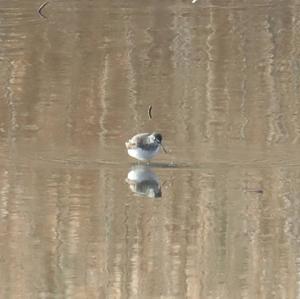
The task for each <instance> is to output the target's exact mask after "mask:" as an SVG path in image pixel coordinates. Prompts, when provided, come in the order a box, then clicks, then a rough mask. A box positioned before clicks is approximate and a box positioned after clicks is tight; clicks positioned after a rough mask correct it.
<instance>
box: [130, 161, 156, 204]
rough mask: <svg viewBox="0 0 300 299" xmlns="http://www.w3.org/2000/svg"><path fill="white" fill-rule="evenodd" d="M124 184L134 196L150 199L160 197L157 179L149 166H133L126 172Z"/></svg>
mask: <svg viewBox="0 0 300 299" xmlns="http://www.w3.org/2000/svg"><path fill="white" fill-rule="evenodd" d="M126 182H127V183H128V184H129V187H130V190H131V191H132V192H133V193H134V194H135V195H138V196H145V197H150V198H159V197H161V186H160V182H159V178H158V176H157V175H156V174H155V173H154V172H153V171H152V170H151V168H150V167H149V166H146V165H136V166H133V167H132V168H131V170H130V171H129V172H128V175H127V179H126Z"/></svg>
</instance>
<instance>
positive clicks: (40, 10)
mask: <svg viewBox="0 0 300 299" xmlns="http://www.w3.org/2000/svg"><path fill="white" fill-rule="evenodd" d="M48 3H49V2H48V1H46V2H44V3H43V4H42V5H41V6H40V7H39V9H38V14H39V15H40V16H41V17H42V18H44V19H47V17H46V16H45V15H44V14H43V12H42V10H43V9H44V8H45V7H46V5H47V4H48Z"/></svg>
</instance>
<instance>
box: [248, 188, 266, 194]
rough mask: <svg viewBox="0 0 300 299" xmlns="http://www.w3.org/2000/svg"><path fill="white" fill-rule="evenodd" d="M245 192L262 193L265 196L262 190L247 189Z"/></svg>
mask: <svg viewBox="0 0 300 299" xmlns="http://www.w3.org/2000/svg"><path fill="white" fill-rule="evenodd" d="M245 192H252V193H260V194H263V193H264V190H262V189H246V190H245Z"/></svg>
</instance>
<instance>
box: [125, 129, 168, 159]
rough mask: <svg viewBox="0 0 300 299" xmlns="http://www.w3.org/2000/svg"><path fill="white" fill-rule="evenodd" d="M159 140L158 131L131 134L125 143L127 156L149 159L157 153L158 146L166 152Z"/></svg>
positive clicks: (160, 137)
mask: <svg viewBox="0 0 300 299" xmlns="http://www.w3.org/2000/svg"><path fill="white" fill-rule="evenodd" d="M161 141H162V136H161V134H160V133H155V132H154V133H141V134H137V135H135V136H133V137H132V138H131V139H129V140H128V141H127V142H126V143H125V145H126V148H127V151H128V155H129V156H131V157H133V158H135V159H138V160H141V161H150V160H151V159H152V158H154V157H155V156H156V155H157V154H158V152H159V149H160V147H162V148H163V150H164V152H166V150H165V149H164V147H163V145H162V144H161Z"/></svg>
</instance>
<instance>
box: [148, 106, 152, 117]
mask: <svg viewBox="0 0 300 299" xmlns="http://www.w3.org/2000/svg"><path fill="white" fill-rule="evenodd" d="M151 112H152V105H150V106H149V108H148V115H149V119H151V118H152V114H151Z"/></svg>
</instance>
